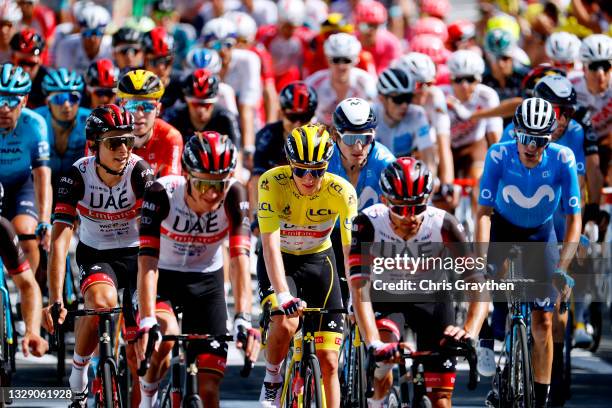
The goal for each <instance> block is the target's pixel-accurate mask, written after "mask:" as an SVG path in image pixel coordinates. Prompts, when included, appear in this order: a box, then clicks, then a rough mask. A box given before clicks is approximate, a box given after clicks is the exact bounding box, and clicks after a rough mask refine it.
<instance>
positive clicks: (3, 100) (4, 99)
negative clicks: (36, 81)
mask: <svg viewBox="0 0 612 408" xmlns="http://www.w3.org/2000/svg"><path fill="white" fill-rule="evenodd" d="M22 100H23V96H16V95H0V108H3V107H5V106H8V108H9V109H10V110H13V109H15V108H17V106H19V104H20V103H21V101H22Z"/></svg>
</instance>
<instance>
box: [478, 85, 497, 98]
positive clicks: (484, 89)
mask: <svg viewBox="0 0 612 408" xmlns="http://www.w3.org/2000/svg"><path fill="white" fill-rule="evenodd" d="M475 94H476V95H478V97H479V98H481V99H491V98H493V97H495V96H497V97H498V98H499V95H497V92H496V91H495V89H493V88H491V87H490V86H488V85H485V84H477V85H476V92H475Z"/></svg>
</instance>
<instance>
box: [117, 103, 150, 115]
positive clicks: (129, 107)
mask: <svg viewBox="0 0 612 408" xmlns="http://www.w3.org/2000/svg"><path fill="white" fill-rule="evenodd" d="M123 106H124V107H125V110H126V111H128V112H132V113H134V112H138V111H142V112H144V113H150V112H153V111H154V110H155V109H156V108H157V102H150V101H127V102H125V103H124V105H123Z"/></svg>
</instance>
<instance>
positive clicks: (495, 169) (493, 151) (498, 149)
mask: <svg viewBox="0 0 612 408" xmlns="http://www.w3.org/2000/svg"><path fill="white" fill-rule="evenodd" d="M506 149H507V147H506V146H504V145H500V144H494V145H493V146H491V147H490V148H489V151H488V152H487V157H486V159H485V165H484V171H483V172H482V177H481V178H480V195H479V196H478V204H480V205H486V206H487V207H495V197H496V196H497V188H498V185H499V180H500V178H501V170H502V159H503V155H504V154H507V153H506Z"/></svg>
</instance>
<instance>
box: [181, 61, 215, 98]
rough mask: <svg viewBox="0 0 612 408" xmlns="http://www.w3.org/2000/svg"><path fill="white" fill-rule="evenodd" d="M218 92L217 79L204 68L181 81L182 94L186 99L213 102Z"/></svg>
mask: <svg viewBox="0 0 612 408" xmlns="http://www.w3.org/2000/svg"><path fill="white" fill-rule="evenodd" d="M218 92H219V77H217V76H216V75H214V74H213V73H212V72H210V71H209V70H207V69H206V68H199V69H196V70H195V71H193V72H192V73H191V74H189V75H187V77H186V78H185V79H184V80H183V94H184V95H185V96H187V97H193V98H198V99H208V100H210V101H211V102H214V101H215V100H216V98H217V93H218Z"/></svg>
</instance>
